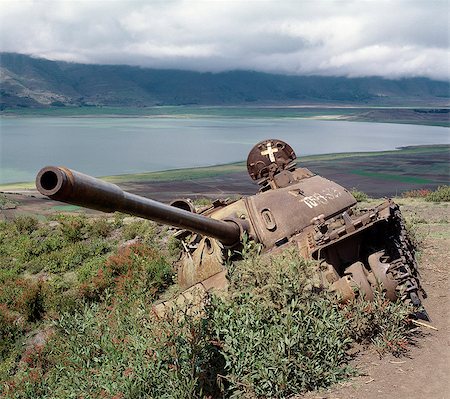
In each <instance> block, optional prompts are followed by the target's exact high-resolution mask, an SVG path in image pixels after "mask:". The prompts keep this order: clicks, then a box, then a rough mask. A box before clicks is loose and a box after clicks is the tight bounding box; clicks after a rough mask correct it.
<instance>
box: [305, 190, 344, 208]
mask: <svg viewBox="0 0 450 399" xmlns="http://www.w3.org/2000/svg"><path fill="white" fill-rule="evenodd" d="M341 195H342V192H341V191H339V190H336V189H335V188H326V189H324V190H322V191H321V192H320V193H314V194H312V195H308V196H307V197H305V198H303V199H302V200H301V201H300V202H304V203H305V204H306V205H307V206H308V207H309V208H315V207H316V206H319V205H320V204H326V203H328V201H332V200H334V199H336V198H339V197H340V196H341Z"/></svg>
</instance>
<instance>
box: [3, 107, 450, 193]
mask: <svg viewBox="0 0 450 399" xmlns="http://www.w3.org/2000/svg"><path fill="white" fill-rule="evenodd" d="M449 136H450V135H449V129H448V128H445V127H438V126H420V125H401V124H387V123H370V122H348V121H320V120H310V119H298V118H225V117H222V118H221V117H208V118H205V117H195V116H194V117H166V118H164V117H150V118H149V117H136V118H134V117H88V118H87V117H78V118H67V117H3V118H1V119H0V155H1V160H0V184H3V183H10V182H19V181H32V180H34V177H35V175H36V173H37V171H38V170H39V169H40V168H41V167H43V166H46V165H64V166H67V167H69V168H72V169H75V170H78V171H81V172H84V173H88V174H91V175H94V176H106V175H115V174H126V173H138V172H148V171H156V170H166V169H178V168H186V167H197V166H207V165H214V164H223V163H230V162H236V161H242V160H245V159H246V158H247V154H248V152H249V151H250V149H251V148H252V146H253V145H254V144H256V143H257V142H258V141H261V140H263V139H267V138H279V139H282V140H284V141H286V142H287V143H289V144H290V145H291V146H292V147H293V148H294V150H295V152H296V153H297V156H302V155H311V154H323V153H332V152H356V151H379V150H391V149H395V148H398V147H401V146H407V145H421V144H448V143H449V142H450V139H449Z"/></svg>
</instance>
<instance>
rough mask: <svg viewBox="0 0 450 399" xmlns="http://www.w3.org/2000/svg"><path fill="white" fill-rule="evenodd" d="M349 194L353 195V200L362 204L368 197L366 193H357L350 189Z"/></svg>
mask: <svg viewBox="0 0 450 399" xmlns="http://www.w3.org/2000/svg"><path fill="white" fill-rule="evenodd" d="M350 193H351V194H352V195H353V197H355V200H356V201H358V202H364V201H367V200H368V199H369V196H368V195H367V194H366V193H364V192H363V191H359V190H357V189H356V188H352V190H351V191H350Z"/></svg>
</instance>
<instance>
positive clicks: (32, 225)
mask: <svg viewBox="0 0 450 399" xmlns="http://www.w3.org/2000/svg"><path fill="white" fill-rule="evenodd" d="M14 224H15V226H16V228H17V230H18V231H19V233H31V232H33V231H34V230H36V229H37V226H38V220H37V219H36V218H34V217H32V216H18V217H17V218H15V219H14Z"/></svg>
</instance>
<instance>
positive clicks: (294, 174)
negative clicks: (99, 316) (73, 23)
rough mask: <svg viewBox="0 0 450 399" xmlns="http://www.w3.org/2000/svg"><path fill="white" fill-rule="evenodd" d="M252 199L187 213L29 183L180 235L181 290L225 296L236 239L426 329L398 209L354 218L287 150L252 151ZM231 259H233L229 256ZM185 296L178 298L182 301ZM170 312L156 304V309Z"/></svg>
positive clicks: (54, 179) (349, 201) (80, 179)
mask: <svg viewBox="0 0 450 399" xmlns="http://www.w3.org/2000/svg"><path fill="white" fill-rule="evenodd" d="M247 168H248V172H249V175H250V177H251V178H252V179H253V180H254V181H256V182H257V183H258V185H259V192H258V193H257V194H255V195H252V196H249V197H246V198H241V199H239V200H236V201H229V200H217V201H215V202H214V203H213V204H212V205H211V206H210V207H208V208H206V209H204V210H202V211H201V212H200V213H196V211H195V209H194V207H193V206H192V205H191V204H190V203H189V202H188V201H184V200H177V201H174V202H173V203H172V204H171V205H166V204H162V203H160V202H157V201H154V200H151V199H148V198H144V197H140V196H137V195H134V194H131V193H128V192H125V191H123V190H121V189H120V188H119V187H118V186H116V185H114V184H111V183H106V182H104V181H101V180H98V179H95V178H93V177H90V176H87V175H84V174H82V173H79V172H76V171H73V170H70V169H67V168H64V167H54V166H49V167H45V168H43V169H41V171H40V172H39V173H38V175H37V177H36V186H37V188H38V190H39V191H40V192H41V193H42V194H44V195H46V196H48V197H50V198H52V199H55V200H58V201H63V202H67V203H70V204H75V205H81V206H84V207H87V208H92V209H96V210H100V211H104V212H113V211H120V212H124V213H128V214H131V215H134V216H139V217H142V218H146V219H151V220H153V221H155V222H158V223H162V224H168V225H171V226H174V227H176V228H178V229H180V230H179V231H178V232H177V233H176V236H177V238H179V239H180V240H182V241H183V248H184V253H183V254H182V255H181V257H180V261H179V264H178V283H179V285H180V286H181V287H182V288H183V289H184V290H185V291H184V294H182V296H181V298H185V297H188V296H189V295H190V293H191V292H193V290H194V289H201V290H202V291H209V290H210V289H214V288H225V287H226V284H227V280H226V268H225V266H224V265H225V263H226V257H227V256H228V253H230V251H229V250H230V249H238V248H239V247H240V246H241V245H242V239H243V237H244V236H246V237H248V238H249V239H251V240H254V241H255V242H257V243H259V244H261V246H262V248H263V252H265V253H273V252H276V251H279V250H281V249H283V248H288V247H295V248H297V249H298V251H299V252H300V254H301V255H302V256H303V257H304V258H310V259H316V260H318V261H319V262H321V263H322V266H323V267H321V270H324V271H322V272H321V273H322V281H323V285H324V286H325V287H327V288H329V289H330V290H332V291H335V292H337V293H339V294H340V298H341V299H342V300H343V301H346V300H349V299H351V298H354V297H355V295H364V296H365V297H366V299H368V300H371V299H372V298H373V296H374V291H375V289H376V288H377V287H379V286H380V285H381V286H382V289H383V290H384V291H385V295H386V297H387V298H388V299H390V300H392V301H395V300H398V299H400V300H403V301H406V302H410V303H411V304H412V305H413V306H414V308H415V309H416V310H417V312H416V315H417V317H420V318H424V319H428V316H427V314H426V312H425V311H424V310H423V308H422V305H421V299H422V298H424V297H425V296H426V294H425V292H424V291H423V289H422V288H421V285H420V281H419V273H418V267H417V262H416V259H415V256H414V254H415V248H414V244H413V243H412V241H411V240H410V238H409V237H408V234H407V231H406V228H405V223H404V220H403V218H402V215H401V213H400V210H399V207H398V205H396V204H395V203H394V202H393V201H391V200H386V201H385V202H383V203H381V204H380V205H378V206H376V207H374V208H370V209H365V210H358V209H357V208H356V207H355V205H356V200H355V198H354V197H353V195H352V194H351V193H350V192H349V191H348V190H347V189H345V188H344V187H342V186H340V185H339V184H337V183H335V182H333V181H330V180H328V179H326V178H324V177H321V176H318V175H316V174H314V173H313V172H311V171H310V170H308V169H306V168H301V167H297V166H296V155H295V153H294V151H293V149H292V148H291V147H290V146H289V145H288V144H286V143H285V142H283V141H281V140H276V139H270V140H264V141H262V142H260V143H258V144H257V145H256V146H255V147H254V148H253V149H252V150H251V152H250V154H249V156H248V160H247ZM231 252H232V251H231ZM183 295H184V296H183ZM164 306H169V304H168V303H162V304H161V305H160V306H159V309H161V308H164Z"/></svg>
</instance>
